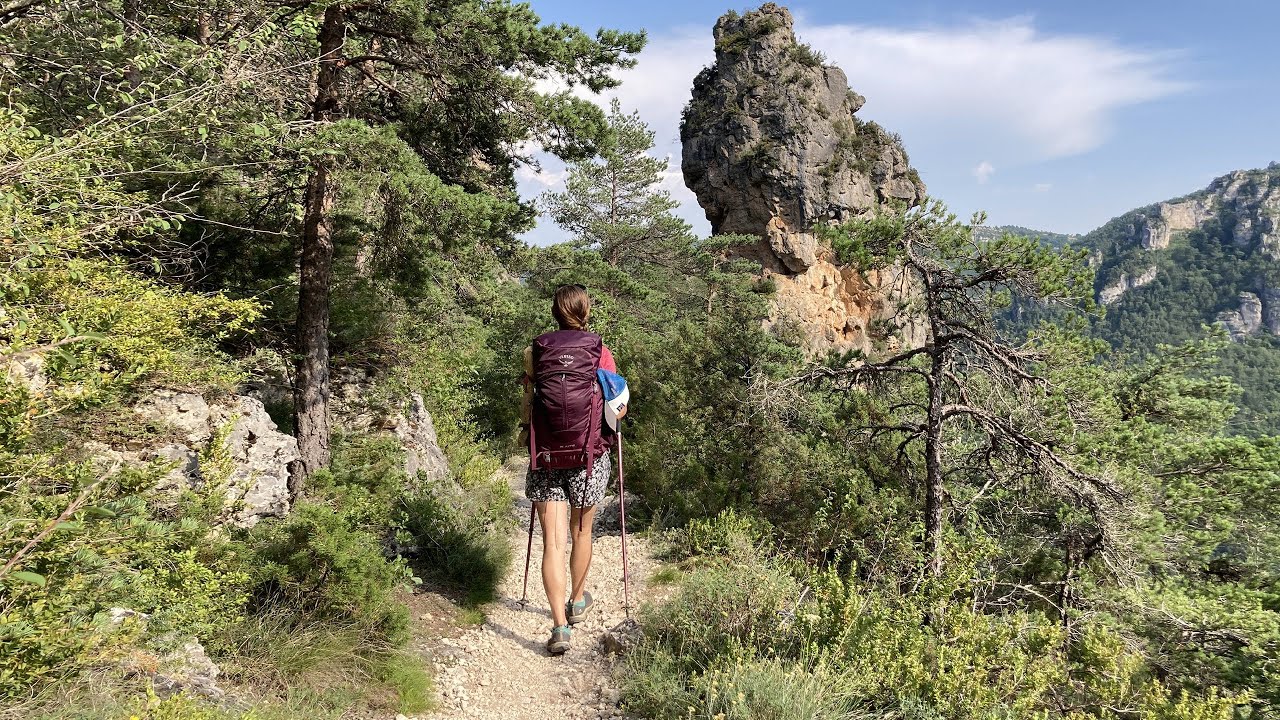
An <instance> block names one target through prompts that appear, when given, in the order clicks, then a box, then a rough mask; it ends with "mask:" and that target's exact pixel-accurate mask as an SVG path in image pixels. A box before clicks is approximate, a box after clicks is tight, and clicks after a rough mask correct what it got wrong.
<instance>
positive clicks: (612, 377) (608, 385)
mask: <svg viewBox="0 0 1280 720" xmlns="http://www.w3.org/2000/svg"><path fill="white" fill-rule="evenodd" d="M596 377H597V378H599V380H600V389H601V390H603V391H604V420H605V422H607V423H608V424H609V429H610V430H613V431H614V432H617V430H618V413H619V412H620V411H621V410H622V408H624V407H626V405H627V402H628V401H630V400H631V390H629V389H628V388H627V380H626V378H624V377H622V376H621V375H619V374H617V373H615V372H609V371H608V370H605V369H604V368H600V369H599V370H596Z"/></svg>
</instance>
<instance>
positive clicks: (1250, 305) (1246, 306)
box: [1218, 292, 1262, 340]
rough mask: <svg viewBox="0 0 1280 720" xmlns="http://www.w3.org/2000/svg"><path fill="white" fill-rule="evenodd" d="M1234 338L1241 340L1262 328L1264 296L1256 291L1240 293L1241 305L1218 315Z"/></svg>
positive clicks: (1219, 320)
mask: <svg viewBox="0 0 1280 720" xmlns="http://www.w3.org/2000/svg"><path fill="white" fill-rule="evenodd" d="M1218 322H1220V323H1222V324H1223V325H1225V326H1226V328H1227V332H1228V333H1230V334H1231V338H1232V339H1233V340H1241V339H1243V338H1246V337H1248V336H1250V335H1253V334H1254V333H1256V332H1258V330H1259V329H1261V328H1262V298H1259V297H1258V296H1257V295H1256V294H1255V293H1251V292H1242V293H1240V307H1238V308H1236V309H1235V310H1227V311H1225V312H1222V313H1220V314H1219V315H1218Z"/></svg>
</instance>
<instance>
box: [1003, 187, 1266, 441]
mask: <svg viewBox="0 0 1280 720" xmlns="http://www.w3.org/2000/svg"><path fill="white" fill-rule="evenodd" d="M1070 244H1071V245H1072V246H1075V247H1082V248H1087V249H1088V250H1089V260H1090V262H1091V263H1092V264H1093V265H1094V266H1095V267H1096V268H1097V269H1098V275H1097V281H1096V284H1095V291H1096V293H1097V297H1098V300H1099V301H1100V302H1101V303H1103V304H1104V305H1106V306H1107V313H1106V317H1104V318H1102V319H1100V320H1098V321H1097V322H1095V323H1094V329H1093V332H1094V334H1096V335H1097V336H1098V337H1101V338H1103V339H1105V340H1106V341H1107V342H1109V343H1110V344H1111V345H1112V346H1113V347H1115V348H1116V349H1118V350H1121V351H1124V352H1136V353H1139V354H1143V353H1150V352H1155V351H1156V349H1157V346H1158V344H1160V343H1166V344H1179V343H1183V342H1187V341H1190V340H1193V339H1195V338H1198V337H1202V336H1203V331H1202V327H1203V326H1205V325H1215V324H1216V325H1219V326H1221V327H1223V328H1225V329H1226V330H1227V332H1228V333H1229V334H1230V336H1231V339H1232V340H1233V341H1234V342H1232V343H1231V345H1230V346H1229V347H1227V348H1226V349H1224V350H1223V351H1222V352H1221V353H1220V364H1219V366H1218V368H1217V370H1216V372H1221V373H1222V374H1224V375H1229V376H1231V377H1232V378H1233V379H1234V380H1235V381H1236V382H1237V383H1238V384H1239V385H1240V386H1241V387H1242V388H1243V389H1244V394H1243V396H1242V397H1241V398H1240V401H1239V404H1240V406H1241V413H1240V415H1239V416H1238V417H1237V418H1236V419H1235V421H1234V424H1235V428H1236V431H1237V432H1241V433H1245V434H1258V433H1280V382H1278V381H1277V380H1276V378H1280V164H1277V163H1272V164H1271V165H1270V166H1268V167H1267V168H1265V169H1261V170H1242V171H1237V172H1233V173H1229V174H1227V175H1224V176H1222V177H1220V178H1218V179H1216V180H1214V181H1213V182H1212V183H1210V184H1209V186H1208V187H1207V188H1205V189H1204V190H1200V191H1197V192H1194V193H1192V194H1190V195H1187V196H1185V197H1181V198H1177V199H1174V200H1169V201H1167V202H1161V203H1156V204H1154V205H1149V206H1147V207H1144V208H1139V209H1137V210H1134V211H1132V212H1128V213H1125V214H1124V215H1121V216H1120V217H1118V218H1115V219H1114V220H1112V221H1111V222H1108V223H1107V224H1106V225H1103V226H1102V227H1100V228H1098V229H1097V230H1094V231H1093V232H1091V233H1089V234H1088V235H1085V236H1084V237H1082V238H1078V239H1075V240H1072V241H1071V243H1070ZM1035 319H1036V318H1034V317H1029V318H1025V320H1031V321H1034V320H1035Z"/></svg>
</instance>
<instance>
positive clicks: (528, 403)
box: [520, 345, 533, 427]
mask: <svg viewBox="0 0 1280 720" xmlns="http://www.w3.org/2000/svg"><path fill="white" fill-rule="evenodd" d="M520 382H521V383H523V384H524V396H523V397H522V398H521V399H520V425H521V426H522V427H529V418H530V417H531V416H532V407H533V346H532V345H530V346H528V347H526V348H525V349H524V376H523V377H521V378H520Z"/></svg>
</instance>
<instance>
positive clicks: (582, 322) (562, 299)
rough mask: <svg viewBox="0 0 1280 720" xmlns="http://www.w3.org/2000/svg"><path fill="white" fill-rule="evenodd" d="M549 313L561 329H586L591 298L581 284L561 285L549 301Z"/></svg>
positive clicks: (589, 314)
mask: <svg viewBox="0 0 1280 720" xmlns="http://www.w3.org/2000/svg"><path fill="white" fill-rule="evenodd" d="M551 314H552V316H554V317H555V319H556V322H558V323H560V329H561V330H586V329H587V318H589V317H590V316H591V298H590V296H588V295H587V291H586V290H585V289H583V287H582V286H581V285H561V286H560V287H558V288H556V296H555V299H554V300H552V301H551Z"/></svg>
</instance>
